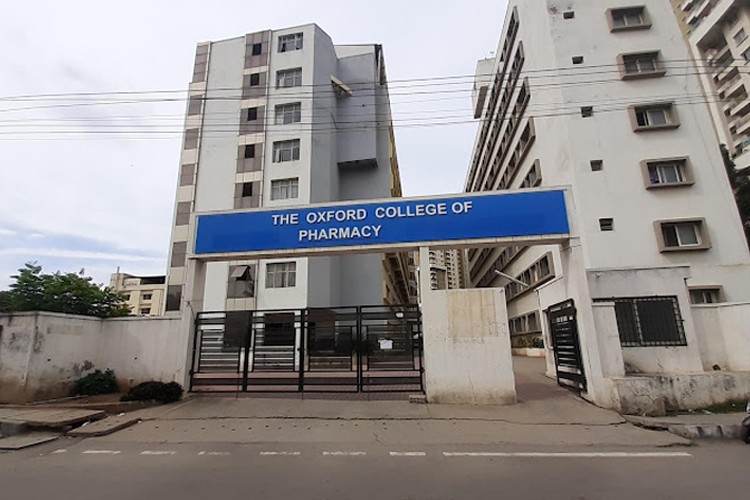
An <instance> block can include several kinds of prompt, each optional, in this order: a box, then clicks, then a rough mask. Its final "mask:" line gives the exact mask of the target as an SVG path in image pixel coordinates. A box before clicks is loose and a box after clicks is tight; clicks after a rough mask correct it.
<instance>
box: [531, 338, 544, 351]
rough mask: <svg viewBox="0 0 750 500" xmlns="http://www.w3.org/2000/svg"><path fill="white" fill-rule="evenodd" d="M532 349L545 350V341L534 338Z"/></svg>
mask: <svg viewBox="0 0 750 500" xmlns="http://www.w3.org/2000/svg"><path fill="white" fill-rule="evenodd" d="M531 347H536V348H539V349H541V348H543V347H544V340H542V337H534V338H532V339H531Z"/></svg>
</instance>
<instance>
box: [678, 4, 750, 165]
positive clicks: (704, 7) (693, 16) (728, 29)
mask: <svg viewBox="0 0 750 500" xmlns="http://www.w3.org/2000/svg"><path fill="white" fill-rule="evenodd" d="M672 6H673V8H674V12H675V15H676V16H677V19H678V20H679V22H680V24H681V26H682V28H683V31H684V33H685V36H686V38H687V40H688V43H689V44H690V48H691V50H692V53H693V55H694V57H695V71H696V72H697V73H698V74H699V75H700V78H701V81H702V83H703V86H704V89H705V91H706V100H707V102H708V103H709V106H710V108H711V115H712V118H713V121H714V125H715V127H716V132H717V134H718V137H719V140H720V141H721V142H722V143H723V144H725V145H726V146H727V149H728V150H729V153H730V154H731V155H732V157H733V158H734V162H735V165H736V167H737V169H744V168H747V167H749V166H750V98H749V97H748V89H750V74H749V73H748V69H749V68H750V36H749V35H750V1H747V0H683V1H677V0H672Z"/></svg>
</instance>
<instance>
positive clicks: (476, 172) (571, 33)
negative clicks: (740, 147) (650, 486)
mask: <svg viewBox="0 0 750 500" xmlns="http://www.w3.org/2000/svg"><path fill="white" fill-rule="evenodd" d="M568 6H569V7H568ZM584 32H585V34H586V36H581V33H584ZM695 34H696V32H694V33H693V36H695ZM732 50H733V49H732ZM496 54H497V55H496V56H495V58H494V59H490V60H483V61H480V62H479V64H478V66H477V76H476V81H475V86H474V104H475V115H476V116H477V117H478V118H479V127H478V132H477V137H476V142H475V147H474V152H473V156H472V160H471V163H470V166H469V170H468V174H467V178H466V184H465V190H466V191H467V192H468V191H471V192H473V191H488V190H500V189H528V188H535V187H537V188H544V187H545V186H569V187H570V191H569V198H568V200H567V203H568V210H569V211H570V213H571V216H570V218H571V234H572V235H574V236H573V237H572V238H571V240H570V242H569V244H567V245H562V246H534V247H504V248H485V249H472V250H470V251H469V252H468V265H467V268H468V271H469V280H470V283H471V285H472V286H478V287H488V286H493V287H497V286H503V287H505V292H506V300H507V304H508V316H509V321H510V331H511V334H512V335H515V336H517V335H542V336H543V338H544V340H545V344H546V345H547V346H551V345H552V344H553V339H557V340H560V341H562V340H566V341H567V340H568V339H569V336H568V337H566V334H565V332H567V333H568V334H569V333H570V332H571V331H577V335H578V337H579V342H578V343H575V345H572V344H571V347H570V348H571V352H572V353H574V354H575V356H573V355H571V357H570V358H571V360H572V359H575V360H576V363H579V365H576V364H574V363H573V361H571V360H569V359H568V356H562V355H561V356H560V357H559V359H558V356H553V355H552V352H551V351H549V352H548V356H547V362H548V371H549V372H550V373H552V374H553V373H555V370H557V373H558V375H559V374H560V373H565V371H566V370H568V369H570V370H573V371H575V372H576V373H578V374H579V375H580V377H578V378H577V379H575V380H576V385H577V386H578V387H579V388H580V389H581V390H582V391H583V392H584V393H587V392H588V397H589V398H590V399H592V400H594V401H595V402H597V404H602V405H603V406H610V407H616V408H617V407H620V408H621V409H625V410H628V408H623V407H622V405H624V404H625V403H623V401H626V400H627V397H626V396H625V394H627V393H628V391H634V390H635V389H634V387H636V386H638V387H640V388H642V389H643V388H645V387H648V389H647V392H649V391H650V394H653V395H654V401H657V402H659V401H662V402H663V401H664V400H669V398H668V397H667V396H666V394H667V393H668V392H669V391H672V390H674V387H675V386H673V387H672V388H668V387H666V386H659V384H662V383H664V382H663V381H664V380H671V381H672V382H674V379H670V378H669V377H670V376H673V375H675V374H700V376H701V377H703V376H705V377H709V375H708V374H709V373H710V372H711V371H712V370H713V369H715V368H720V369H722V370H745V369H747V368H745V367H743V366H744V365H742V363H739V362H737V363H735V362H734V361H732V359H730V358H731V355H727V351H721V352H719V351H718V350H716V349H719V350H720V349H728V350H729V351H731V350H732V349H733V343H734V342H735V341H736V339H735V337H733V335H735V334H736V332H734V329H733V328H730V327H728V326H727V325H728V324H729V323H726V324H724V325H723V326H722V325H720V324H718V323H716V321H717V320H716V318H717V317H718V316H721V315H723V314H730V313H729V311H730V310H731V309H732V308H733V307H735V306H736V307H739V308H741V307H742V306H740V305H737V304H742V303H746V302H748V301H750V288H748V286H747V283H750V253H749V252H748V247H747V244H746V242H745V239H744V236H743V231H742V227H741V224H740V219H739V215H738V213H737V208H736V206H735V203H734V199H733V197H732V194H731V192H730V186H729V182H728V180H727V176H726V175H725V172H724V167H723V163H722V158H721V155H720V152H719V145H718V143H717V141H716V139H715V133H714V130H713V127H712V122H711V117H710V114H709V110H708V107H707V106H706V105H705V100H704V99H702V98H700V99H686V98H685V97H684V96H703V88H702V86H701V81H700V78H699V75H698V74H696V71H694V70H689V71H688V70H686V69H685V66H680V67H673V66H671V65H669V64H668V63H669V62H670V61H689V60H690V59H691V53H690V52H689V49H688V46H687V44H685V43H683V38H682V34H681V27H680V24H679V23H678V21H677V19H676V18H675V16H674V14H673V11H672V7H671V5H670V4H669V3H667V2H662V1H642V2H640V4H638V5H634V4H633V2H627V1H623V0H577V1H575V2H565V3H561V2H557V1H553V0H523V1H521V0H511V1H510V2H509V6H508V12H507V16H506V19H505V23H504V27H503V31H502V36H501V39H500V42H499V45H498V48H497V52H496ZM730 57H731V56H730ZM743 78H744V77H743ZM496 271H499V272H502V273H505V274H508V275H510V276H511V277H514V278H516V280H518V282H515V281H509V280H507V279H506V278H504V277H503V276H501V275H499V274H498V273H497V272H496ZM519 282H520V283H519ZM521 283H523V284H521ZM730 306H731V307H730ZM737 310H739V309H737ZM560 311H564V312H563V313H560ZM732 314H733V313H732ZM716 315H718V316H716ZM553 318H554V319H553ZM615 332H617V333H615ZM558 334H559V335H562V337H560V338H559V339H558V338H557V337H556V336H557V335H558ZM733 339H734V340H733ZM718 346H725V347H718ZM576 356H577V357H576ZM564 361H566V362H567V361H570V362H571V366H564V363H563V362H564ZM582 372H585V373H582ZM638 373H640V374H660V375H663V376H664V378H662V379H659V380H654V379H648V378H646V377H643V380H641V379H639V378H637V377H634V375H635V374H638ZM697 376H698V375H696V377H697ZM586 380H588V387H587V386H586ZM701 380H704V379H701ZM672 382H670V383H672ZM639 384H642V385H639ZM649 384H650V385H649ZM660 390H661V391H663V394H665V395H664V396H663V397H664V399H660V396H659V391H660ZM618 397H619V398H620V400H619V401H617V398H618ZM630 410H634V409H633V408H630ZM635 410H638V409H637V408H636V409H635Z"/></svg>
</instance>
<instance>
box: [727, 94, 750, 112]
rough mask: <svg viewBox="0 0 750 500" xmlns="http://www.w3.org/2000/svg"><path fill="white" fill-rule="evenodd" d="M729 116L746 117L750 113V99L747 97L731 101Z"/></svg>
mask: <svg viewBox="0 0 750 500" xmlns="http://www.w3.org/2000/svg"><path fill="white" fill-rule="evenodd" d="M728 104H730V107H729V116H745V115H746V114H747V113H748V111H750V99H748V98H747V96H745V97H744V98H743V99H735V100H733V101H730V102H729V103H728Z"/></svg>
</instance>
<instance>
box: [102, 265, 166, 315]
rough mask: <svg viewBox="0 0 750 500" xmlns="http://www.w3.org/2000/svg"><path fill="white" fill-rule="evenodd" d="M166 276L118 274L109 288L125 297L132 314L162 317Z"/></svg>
mask: <svg viewBox="0 0 750 500" xmlns="http://www.w3.org/2000/svg"><path fill="white" fill-rule="evenodd" d="M165 283H166V277H165V276H134V275H132V274H126V273H121V272H119V270H118V272H116V273H113V274H112V276H111V277H110V280H109V287H110V288H111V289H112V290H114V291H115V292H117V293H121V294H123V295H124V296H125V300H126V301H127V305H128V306H129V307H130V311H131V314H133V315H135V316H160V315H161V314H162V309H163V307H164V296H165V294H166V285H165Z"/></svg>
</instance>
